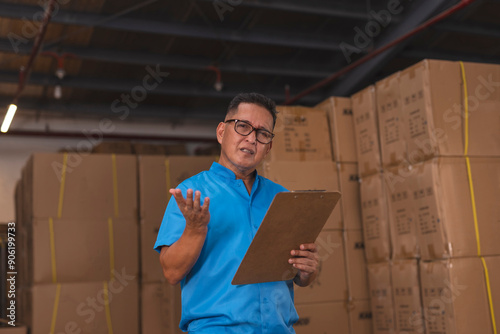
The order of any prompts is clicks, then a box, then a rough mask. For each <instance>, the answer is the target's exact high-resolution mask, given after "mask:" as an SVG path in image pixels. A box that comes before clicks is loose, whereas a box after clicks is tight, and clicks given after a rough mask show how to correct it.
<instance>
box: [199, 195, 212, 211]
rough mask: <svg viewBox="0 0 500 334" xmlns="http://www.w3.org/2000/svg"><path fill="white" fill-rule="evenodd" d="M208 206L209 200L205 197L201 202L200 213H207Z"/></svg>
mask: <svg viewBox="0 0 500 334" xmlns="http://www.w3.org/2000/svg"><path fill="white" fill-rule="evenodd" d="M209 206H210V198H208V197H205V199H204V200H203V206H202V207H201V211H202V212H203V213H206V212H208V207H209Z"/></svg>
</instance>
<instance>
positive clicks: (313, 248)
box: [300, 243, 318, 252]
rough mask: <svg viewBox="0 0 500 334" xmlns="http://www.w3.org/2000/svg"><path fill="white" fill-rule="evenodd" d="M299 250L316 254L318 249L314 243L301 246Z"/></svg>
mask: <svg viewBox="0 0 500 334" xmlns="http://www.w3.org/2000/svg"><path fill="white" fill-rule="evenodd" d="M300 249H301V250H309V251H311V252H317V251H318V249H317V247H316V244H314V243H311V244H302V245H300Z"/></svg>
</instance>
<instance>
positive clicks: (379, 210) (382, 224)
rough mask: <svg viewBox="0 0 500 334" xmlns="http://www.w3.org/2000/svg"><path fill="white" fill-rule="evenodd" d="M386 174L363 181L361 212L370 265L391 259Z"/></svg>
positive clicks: (366, 178) (379, 174) (367, 258)
mask: <svg viewBox="0 0 500 334" xmlns="http://www.w3.org/2000/svg"><path fill="white" fill-rule="evenodd" d="M383 178H384V174H382V173H378V174H374V175H370V176H367V177H364V178H363V179H362V180H361V211H362V220H363V238H364V242H365V254H366V260H367V262H368V263H374V262H381V261H387V260H389V259H390V258H391V241H390V236H389V218H388V213H387V194H386V190H385V186H384V180H383Z"/></svg>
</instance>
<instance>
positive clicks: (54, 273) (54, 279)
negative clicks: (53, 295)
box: [49, 218, 57, 284]
mask: <svg viewBox="0 0 500 334" xmlns="http://www.w3.org/2000/svg"><path fill="white" fill-rule="evenodd" d="M49 238H50V263H51V265H52V283H54V284H55V283H57V269H56V244H55V238H54V219H52V218H49Z"/></svg>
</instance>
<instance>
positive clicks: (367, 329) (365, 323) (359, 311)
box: [349, 300, 373, 334]
mask: <svg viewBox="0 0 500 334" xmlns="http://www.w3.org/2000/svg"><path fill="white" fill-rule="evenodd" d="M349 321H350V326H351V331H350V333H351V334H371V333H373V320H372V309H371V305H370V301H369V300H357V301H354V302H353V303H352V305H351V307H350V308H349Z"/></svg>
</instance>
